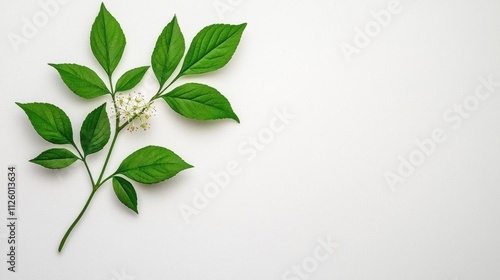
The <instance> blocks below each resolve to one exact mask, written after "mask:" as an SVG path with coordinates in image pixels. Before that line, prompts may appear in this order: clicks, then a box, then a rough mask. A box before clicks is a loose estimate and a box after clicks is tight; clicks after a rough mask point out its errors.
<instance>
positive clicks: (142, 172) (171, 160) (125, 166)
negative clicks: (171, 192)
mask: <svg viewBox="0 0 500 280" xmlns="http://www.w3.org/2000/svg"><path fill="white" fill-rule="evenodd" d="M191 167H193V166H192V165H190V164H188V163H186V162H185V161H184V160H183V159H181V158H180V157H179V156H178V155H176V154H175V153H174V152H172V151H170V150H169V149H166V148H163V147H158V146H147V147H144V148H142V149H139V150H137V151H135V152H134V153H132V154H131V155H129V156H128V157H127V158H126V159H125V160H124V161H123V162H122V163H121V164H120V167H118V170H117V171H116V172H115V174H123V175H125V176H127V177H129V178H130V179H132V180H134V181H137V182H139V183H143V184H155V183H158V182H161V181H164V180H166V179H169V178H171V177H173V176H175V175H176V174H177V173H179V172H180V171H182V170H184V169H188V168H191Z"/></svg>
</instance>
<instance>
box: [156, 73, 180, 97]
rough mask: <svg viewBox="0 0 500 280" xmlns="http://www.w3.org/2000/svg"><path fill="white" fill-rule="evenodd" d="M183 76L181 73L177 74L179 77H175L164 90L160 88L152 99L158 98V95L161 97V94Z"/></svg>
mask: <svg viewBox="0 0 500 280" xmlns="http://www.w3.org/2000/svg"><path fill="white" fill-rule="evenodd" d="M180 77H181V75H180V74H179V75H177V77H175V79H173V80H172V81H171V82H170V84H168V86H166V87H165V88H164V89H163V90H160V91H159V92H158V93H157V94H155V96H153V98H151V100H155V99H157V98H158V97H160V95H161V94H162V93H164V92H165V91H166V90H167V89H168V88H169V87H170V86H171V85H172V84H173V83H175V81H177V79H179V78H180Z"/></svg>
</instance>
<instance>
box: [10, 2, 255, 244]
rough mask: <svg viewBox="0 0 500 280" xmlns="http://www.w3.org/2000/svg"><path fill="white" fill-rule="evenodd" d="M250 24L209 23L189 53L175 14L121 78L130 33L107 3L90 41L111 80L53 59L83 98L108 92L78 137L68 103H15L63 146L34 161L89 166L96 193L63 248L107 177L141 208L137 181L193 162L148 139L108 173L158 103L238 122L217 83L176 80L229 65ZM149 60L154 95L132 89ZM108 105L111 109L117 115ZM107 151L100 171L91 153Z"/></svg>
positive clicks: (154, 179)
mask: <svg viewBox="0 0 500 280" xmlns="http://www.w3.org/2000/svg"><path fill="white" fill-rule="evenodd" d="M245 27H246V23H244V24H240V25H230V24H214V25H209V26H207V27H205V28H203V29H202V30H201V31H200V32H199V33H198V34H197V35H196V36H195V37H194V38H193V40H192V42H191V44H190V46H189V49H188V50H187V52H186V51H185V41H184V36H183V34H182V32H181V29H180V27H179V23H178V21H177V17H176V16H174V17H173V19H172V20H171V21H170V22H169V23H168V24H167V26H166V27H165V28H164V29H163V31H162V32H161V34H160V36H159V37H158V40H157V41H156V45H155V47H154V50H153V53H152V55H151V66H141V67H136V68H133V69H131V70H129V71H126V72H125V73H123V74H121V75H120V76H119V78H118V79H117V81H116V82H114V79H113V77H114V76H113V74H115V69H116V67H117V66H118V64H119V62H120V60H121V58H122V55H123V53H124V50H125V45H126V39H125V35H124V33H123V31H122V28H121V27H120V24H119V23H118V21H117V20H116V19H115V18H114V17H113V16H112V15H111V14H110V13H109V11H108V10H107V9H106V7H105V6H104V4H101V7H100V11H99V13H98V15H97V17H96V19H95V21H94V23H93V25H92V29H91V32H90V47H91V50H92V53H93V54H94V56H95V58H96V59H97V62H98V63H99V64H100V65H101V66H102V70H103V71H102V70H101V71H102V72H103V73H102V74H105V75H103V76H105V79H102V78H101V76H100V75H99V74H98V73H97V72H96V71H94V70H92V69H90V68H88V67H86V66H83V65H78V64H71V63H63V64H55V63H49V65H50V66H52V67H53V68H54V69H55V70H57V72H58V73H59V75H60V77H61V79H62V81H63V82H64V83H65V84H66V85H67V86H68V88H69V90H70V91H72V92H73V93H74V94H76V95H78V96H79V97H81V98H82V101H83V100H84V99H93V98H107V100H106V101H105V102H104V103H103V104H102V105H100V106H99V107H97V108H95V109H94V110H92V111H91V112H90V113H89V114H88V115H87V116H86V118H85V120H84V121H83V124H82V125H81V128H80V138H79V143H78V141H75V139H74V137H73V125H72V123H71V121H70V118H69V117H68V115H67V114H66V113H65V112H64V111H63V110H62V109H61V108H59V107H57V106H56V105H53V104H49V103H40V102H35V103H16V104H17V105H18V106H19V107H20V108H21V109H22V110H23V111H24V112H25V113H26V115H27V117H28V119H29V121H30V122H31V124H32V125H33V128H34V129H35V131H36V132H37V133H38V134H39V135H40V136H41V137H42V138H43V139H45V140H46V141H48V142H50V143H52V144H55V145H57V146H56V147H54V148H51V149H49V150H46V151H44V152H42V153H41V154H39V155H38V156H36V157H35V158H33V159H31V160H30V162H32V163H35V164H38V165H41V166H43V167H45V168H49V169H61V168H66V167H68V166H70V165H72V164H74V163H75V162H80V163H81V164H82V166H83V168H85V169H86V171H87V173H88V177H89V181H90V185H91V192H90V195H89V197H88V199H87V202H86V203H85V205H84V207H83V209H82V210H81V212H80V213H79V215H78V216H77V217H76V219H75V221H74V222H73V223H72V224H71V225H70V227H69V228H68V230H67V231H66V233H65V234H64V236H63V238H62V240H61V242H60V245H59V248H58V251H59V252H61V250H62V249H63V247H64V244H65V243H66V241H67V239H68V237H69V236H70V234H71V232H72V231H73V229H74V228H75V226H76V225H77V224H78V222H79V221H80V219H81V218H82V216H83V215H84V213H85V211H86V210H87V208H88V207H89V205H90V203H91V201H92V199H93V197H94V195H95V194H96V192H97V191H98V190H99V189H100V188H101V187H102V186H103V185H104V184H105V183H107V182H108V181H110V182H109V183H108V185H112V187H113V190H114V192H115V194H116V196H117V198H118V199H119V200H120V201H121V202H122V203H123V204H124V205H125V206H126V207H128V208H130V209H131V210H132V211H134V212H135V213H137V214H138V213H139V212H138V209H137V193H136V191H135V188H134V185H133V183H132V182H131V181H130V180H132V181H135V182H138V183H141V184H156V183H160V182H162V181H165V180H167V179H169V178H172V177H173V176H175V175H176V174H178V173H179V172H181V171H183V170H185V169H188V168H192V167H193V166H192V165H191V164H189V163H187V162H186V161H184V160H183V159H182V158H181V157H180V156H178V155H177V154H176V153H174V152H173V151H171V150H169V149H167V148H164V147H160V146H153V145H149V146H146V147H143V148H141V149H139V150H137V151H135V152H133V153H131V154H130V155H129V156H127V157H125V158H124V159H123V161H122V162H121V164H120V165H119V166H118V168H116V169H114V170H113V171H111V172H109V170H108V163H109V160H110V158H111V156H112V155H113V151H114V148H115V144H116V142H117V139H118V137H119V135H120V133H122V132H123V131H124V130H128V131H130V132H133V131H137V130H147V129H148V128H149V127H150V124H149V119H150V118H151V117H152V116H153V115H155V114H156V108H155V106H154V102H156V101H157V100H160V101H165V102H166V103H167V104H168V105H169V106H170V108H172V109H173V110H174V111H175V112H177V113H178V114H180V115H182V116H184V117H186V118H189V119H194V120H200V121H207V120H218V119H232V120H235V121H237V122H239V119H238V116H237V115H236V114H235V113H234V111H233V109H232V107H231V105H230V103H229V101H228V100H227V99H226V98H225V97H224V96H223V95H222V94H221V93H220V92H219V91H218V90H216V89H215V88H213V87H211V86H208V85H205V84H200V83H186V84H183V85H180V86H178V87H176V88H173V89H172V88H171V86H172V84H173V83H174V82H176V81H177V80H179V79H180V78H182V77H184V76H189V75H196V74H203V73H208V72H212V71H215V70H217V69H220V68H222V67H223V66H225V65H226V64H227V63H228V62H229V60H230V59H231V58H232V56H233V54H234V52H235V51H236V48H237V46H238V44H239V42H240V39H241V36H242V34H243V31H244V30H245ZM184 54H185V55H184ZM183 58H184V60H183V62H182V63H181V60H182V59H183ZM150 67H151V68H152V70H153V72H154V74H155V76H156V79H157V80H158V91H157V92H156V93H155V94H154V95H153V96H152V97H150V98H146V96H144V95H142V94H140V93H130V92H131V91H132V90H133V89H134V88H135V87H136V86H137V85H138V84H139V82H140V81H141V80H142V78H143V77H144V75H145V74H146V72H147V71H148V70H149V68H150ZM108 106H109V107H111V108H112V109H111V111H112V114H111V117H110V115H109V114H108V109H107V108H108ZM110 120H111V121H110ZM105 148H106V149H105ZM105 150H107V152H106V157H105V160H104V162H103V163H102V168H100V172H98V173H97V174H93V173H92V172H91V170H92V169H91V167H90V166H89V162H88V160H87V159H88V157H89V156H92V155H93V154H96V153H98V152H103V151H105Z"/></svg>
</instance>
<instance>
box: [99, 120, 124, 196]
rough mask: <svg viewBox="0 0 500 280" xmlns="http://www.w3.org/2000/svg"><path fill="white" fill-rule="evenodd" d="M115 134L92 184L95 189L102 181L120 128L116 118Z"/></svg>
mask: <svg viewBox="0 0 500 280" xmlns="http://www.w3.org/2000/svg"><path fill="white" fill-rule="evenodd" d="M115 128H116V129H115V135H114V136H113V140H112V141H111V146H110V147H109V151H108V155H107V156H106V160H105V161H104V165H103V167H102V170H101V174H100V175H99V179H97V184H95V185H94V189H95V190H97V189H98V188H99V187H100V186H101V185H102V184H103V183H104V182H103V181H101V180H102V177H103V176H104V172H106V167H107V166H108V163H109V159H110V158H111V153H112V152H113V148H114V147H115V143H116V139H117V138H118V133H120V131H121V130H122V127H121V126H119V125H118V119H117V120H116V122H115Z"/></svg>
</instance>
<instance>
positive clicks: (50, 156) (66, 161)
mask: <svg viewBox="0 0 500 280" xmlns="http://www.w3.org/2000/svg"><path fill="white" fill-rule="evenodd" d="M77 159H78V157H77V156H75V155H74V154H73V153H72V152H70V151H68V150H66V149H50V150H47V151H45V152H43V153H41V154H40V155H38V156H37V157H36V158H34V159H32V160H30V162H33V163H36V164H39V165H41V166H43V167H46V168H50V169H61V168H65V167H68V166H70V165H71V164H73V162H75V161H76V160H77Z"/></svg>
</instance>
